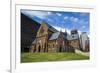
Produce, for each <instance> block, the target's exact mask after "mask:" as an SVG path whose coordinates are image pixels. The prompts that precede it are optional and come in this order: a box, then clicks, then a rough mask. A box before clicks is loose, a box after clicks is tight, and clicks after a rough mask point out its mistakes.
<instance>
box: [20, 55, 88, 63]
mask: <svg viewBox="0 0 100 73" xmlns="http://www.w3.org/2000/svg"><path fill="white" fill-rule="evenodd" d="M69 60H89V57H87V56H83V55H79V54H75V53H22V54H21V63H28V62H47V61H69Z"/></svg>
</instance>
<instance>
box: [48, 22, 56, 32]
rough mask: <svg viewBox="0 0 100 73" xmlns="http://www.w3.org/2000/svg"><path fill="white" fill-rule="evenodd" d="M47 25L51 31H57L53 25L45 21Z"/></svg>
mask: <svg viewBox="0 0 100 73" xmlns="http://www.w3.org/2000/svg"><path fill="white" fill-rule="evenodd" d="M46 24H47V26H48V29H49V30H50V31H52V32H58V31H57V30H56V29H55V28H54V27H52V26H51V25H49V24H48V23H46Z"/></svg>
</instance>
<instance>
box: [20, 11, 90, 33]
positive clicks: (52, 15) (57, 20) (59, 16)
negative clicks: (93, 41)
mask: <svg viewBox="0 0 100 73" xmlns="http://www.w3.org/2000/svg"><path fill="white" fill-rule="evenodd" d="M21 13H23V14H24V15H26V16H28V17H29V18H31V19H33V20H35V21H37V22H39V23H42V22H43V21H44V22H46V23H48V24H49V25H51V26H53V27H54V28H55V29H57V30H59V31H60V30H62V31H63V32H64V31H65V30H66V31H67V32H68V33H70V31H71V30H72V29H77V30H78V32H79V33H81V32H86V33H87V34H88V35H89V34H90V32H89V30H90V29H89V27H90V24H89V22H90V19H89V18H90V14H89V13H87V12H62V11H34V10H21Z"/></svg>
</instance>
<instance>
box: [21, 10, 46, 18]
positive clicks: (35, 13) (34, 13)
mask: <svg viewBox="0 0 100 73" xmlns="http://www.w3.org/2000/svg"><path fill="white" fill-rule="evenodd" d="M21 12H22V13H23V14H26V15H28V16H30V17H34V16H37V17H39V18H41V19H44V18H46V16H47V15H48V13H46V12H42V11H26V10H23V11H21Z"/></svg>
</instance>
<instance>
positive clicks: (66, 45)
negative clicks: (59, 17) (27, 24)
mask: <svg viewBox="0 0 100 73" xmlns="http://www.w3.org/2000/svg"><path fill="white" fill-rule="evenodd" d="M75 49H80V41H79V35H78V32H77V30H76V29H74V30H72V31H71V34H70V35H69V34H68V33H67V31H66V30H65V32H62V31H58V30H56V29H55V28H53V27H52V26H50V25H49V24H48V23H46V22H42V23H41V25H40V27H39V29H38V31H37V34H36V38H35V39H34V41H33V42H32V44H31V46H30V52H32V53H35V52H38V53H39V52H75Z"/></svg>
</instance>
